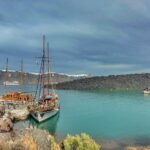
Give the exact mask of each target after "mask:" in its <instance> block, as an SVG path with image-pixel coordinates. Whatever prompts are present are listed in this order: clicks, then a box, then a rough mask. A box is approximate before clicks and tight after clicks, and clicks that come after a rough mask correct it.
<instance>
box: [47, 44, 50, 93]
mask: <svg viewBox="0 0 150 150" xmlns="http://www.w3.org/2000/svg"><path fill="white" fill-rule="evenodd" d="M49 63H50V60H49V43H48V42H47V69H48V86H49V85H50V64H49ZM47 90H48V94H49V87H47Z"/></svg>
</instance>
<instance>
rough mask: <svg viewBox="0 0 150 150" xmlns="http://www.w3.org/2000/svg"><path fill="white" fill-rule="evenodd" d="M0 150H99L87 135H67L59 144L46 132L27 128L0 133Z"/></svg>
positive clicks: (98, 146)
mask: <svg viewBox="0 0 150 150" xmlns="http://www.w3.org/2000/svg"><path fill="white" fill-rule="evenodd" d="M0 139H1V140H0V150H100V145H98V144H97V143H96V142H95V141H94V140H93V139H92V138H90V137H89V136H88V135H87V134H85V133H83V134H81V135H75V136H72V135H68V136H67V137H66V138H65V139H64V140H63V141H62V142H61V143H58V142H56V140H55V138H54V136H52V135H50V134H49V133H48V132H47V131H45V130H41V129H37V128H28V129H24V130H22V131H19V132H18V131H16V132H14V131H13V133H10V134H9V135H8V134H7V135H6V134H5V133H0Z"/></svg>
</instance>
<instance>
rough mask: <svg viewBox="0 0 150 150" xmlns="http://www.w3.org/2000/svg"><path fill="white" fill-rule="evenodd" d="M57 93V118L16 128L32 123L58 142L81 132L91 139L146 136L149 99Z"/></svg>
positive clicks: (97, 93)
mask: <svg viewBox="0 0 150 150" xmlns="http://www.w3.org/2000/svg"><path fill="white" fill-rule="evenodd" d="M57 93H58V95H59V101H60V106H61V109H60V113H59V115H57V116H55V117H53V118H52V119H49V120H47V121H46V122H44V123H40V124H37V123H36V122H35V121H34V120H33V119H32V118H29V119H28V120H27V121H24V122H23V123H17V124H16V126H17V127H19V126H21V127H23V126H27V125H28V124H32V125H35V126H37V127H39V128H43V129H47V130H49V131H50V132H51V133H53V134H55V135H56V136H57V137H58V139H61V138H63V137H64V136H66V135H67V134H68V133H70V134H78V133H81V132H86V133H88V134H90V135H91V136H92V137H93V138H95V139H122V138H140V137H150V96H145V95H143V93H142V92H141V91H125V92H124V91H73V90H57Z"/></svg>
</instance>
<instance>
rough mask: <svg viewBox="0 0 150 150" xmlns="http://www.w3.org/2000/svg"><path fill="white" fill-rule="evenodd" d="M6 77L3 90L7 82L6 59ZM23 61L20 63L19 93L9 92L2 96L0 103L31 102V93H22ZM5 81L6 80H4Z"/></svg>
mask: <svg viewBox="0 0 150 150" xmlns="http://www.w3.org/2000/svg"><path fill="white" fill-rule="evenodd" d="M5 74H6V77H5V82H4V83H5V89H6V86H7V84H6V81H7V80H8V58H7V63H6V73H5ZM23 74H24V73H23V61H21V70H20V91H9V92H7V93H6V94H4V95H2V98H1V101H11V102H19V101H20V102H23V101H24V102H28V101H32V100H33V95H32V93H27V92H23V89H22V86H23ZM6 79H7V80H6Z"/></svg>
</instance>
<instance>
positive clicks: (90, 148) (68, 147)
mask: <svg viewBox="0 0 150 150" xmlns="http://www.w3.org/2000/svg"><path fill="white" fill-rule="evenodd" d="M63 145H64V150H100V145H98V144H97V143H96V142H95V141H94V140H93V139H92V138H90V137H89V135H87V134H85V133H82V134H81V135H75V136H72V135H67V137H66V138H65V140H64V141H63Z"/></svg>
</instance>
